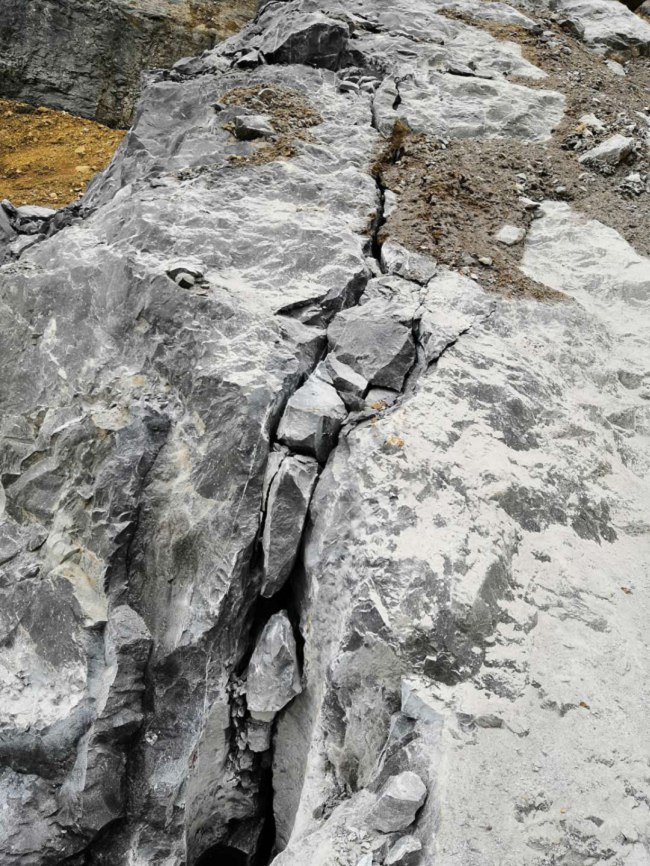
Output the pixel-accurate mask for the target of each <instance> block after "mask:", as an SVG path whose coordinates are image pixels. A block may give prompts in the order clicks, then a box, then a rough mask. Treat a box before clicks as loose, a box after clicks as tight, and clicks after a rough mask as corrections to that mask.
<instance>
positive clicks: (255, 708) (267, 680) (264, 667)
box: [246, 610, 302, 722]
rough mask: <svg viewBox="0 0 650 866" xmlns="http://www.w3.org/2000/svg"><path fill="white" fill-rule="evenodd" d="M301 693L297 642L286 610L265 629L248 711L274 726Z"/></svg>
mask: <svg viewBox="0 0 650 866" xmlns="http://www.w3.org/2000/svg"><path fill="white" fill-rule="evenodd" d="M301 691H302V683H301V681H300V671H299V670H298V659H297V657H296V641H295V639H294V636H293V630H292V628H291V623H290V622H289V618H288V617H287V613H286V611H284V610H282V611H280V613H276V614H274V615H273V616H272V617H271V619H270V620H269V621H268V622H267V624H266V625H265V626H264V631H263V632H262V634H261V635H260V638H259V640H258V641H257V645H256V646H255V649H254V651H253V655H252V657H251V660H250V663H249V665H248V677H247V684H246V700H247V703H248V709H249V711H250V714H251V716H252V717H253V719H256V720H257V721H260V722H270V721H271V720H272V719H273V717H274V716H275V714H276V713H277V712H279V711H280V710H281V709H282V708H283V707H285V706H286V705H287V704H288V703H289V701H291V700H293V698H295V696H296V695H299V694H300V692H301Z"/></svg>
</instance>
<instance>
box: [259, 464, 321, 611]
mask: <svg viewBox="0 0 650 866" xmlns="http://www.w3.org/2000/svg"><path fill="white" fill-rule="evenodd" d="M317 478H318V463H317V462H316V461H315V460H313V459H311V458H310V457H303V456H300V455H290V456H287V457H285V459H284V460H283V461H282V463H281V464H280V467H279V469H278V470H277V472H276V473H275V475H274V477H273V480H272V481H271V483H270V486H269V493H268V497H267V500H266V516H265V520H264V530H263V533H262V550H263V552H264V579H263V583H262V590H261V591H262V595H264V596H266V597H270V596H272V595H274V594H275V593H276V592H278V590H280V589H281V588H282V587H283V586H284V583H285V581H286V580H287V578H288V577H289V575H290V574H291V569H292V568H293V564H294V562H295V559H296V556H297V554H298V549H299V547H300V540H301V538H302V532H303V527H304V525H305V520H306V518H307V512H308V510H309V503H310V501H311V495H312V492H313V490H314V487H315V485H316V479H317Z"/></svg>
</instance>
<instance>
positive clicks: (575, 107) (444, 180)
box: [375, 13, 650, 300]
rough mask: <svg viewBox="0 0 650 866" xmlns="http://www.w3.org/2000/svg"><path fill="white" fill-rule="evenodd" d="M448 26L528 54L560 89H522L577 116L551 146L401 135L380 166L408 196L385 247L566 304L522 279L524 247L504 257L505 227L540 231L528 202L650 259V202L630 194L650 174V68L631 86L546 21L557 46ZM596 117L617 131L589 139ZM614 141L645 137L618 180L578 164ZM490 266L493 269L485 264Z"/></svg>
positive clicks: (632, 70)
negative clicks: (624, 185)
mask: <svg viewBox="0 0 650 866" xmlns="http://www.w3.org/2000/svg"><path fill="white" fill-rule="evenodd" d="M449 14H450V16H451V17H456V18H461V19H462V20H463V21H465V22H466V23H470V24H472V25H473V26H477V27H482V28H484V29H486V30H488V31H489V32H490V33H492V34H493V35H494V36H496V37H497V38H500V39H509V40H511V41H513V42H518V43H519V44H521V45H522V46H523V51H524V54H525V55H526V56H527V58H528V59H529V60H530V61H531V62H533V63H535V64H536V65H537V66H539V67H540V68H542V69H544V70H545V71H546V72H547V73H548V76H549V77H548V78H546V79H543V80H541V81H539V82H534V81H533V82H531V81H530V80H529V79H525V80H523V79H522V80H521V81H520V82H519V83H521V84H524V85H526V86H528V87H542V88H547V89H551V90H557V91H559V92H561V93H563V94H564V95H565V96H566V100H567V106H566V115H565V118H564V120H563V122H562V124H561V126H560V128H559V129H558V130H556V132H555V134H554V136H553V138H552V140H551V141H549V142H547V143H545V144H530V143H528V142H526V143H522V142H517V141H513V140H511V139H504V140H491V141H474V140H452V141H450V142H443V141H441V140H438V139H435V138H433V137H429V136H425V135H420V134H417V135H416V134H412V133H410V132H409V131H408V130H406V129H404V128H402V129H396V131H395V132H394V134H393V138H392V140H390V141H389V142H387V145H386V148H385V150H384V152H383V153H382V154H381V156H380V158H379V159H378V161H377V163H376V165H375V172H376V174H377V176H378V177H379V179H380V180H381V182H382V183H383V185H384V186H385V187H386V188H388V189H390V190H392V191H394V192H395V193H397V195H398V207H397V209H396V210H395V212H394V213H393V214H391V216H390V217H389V218H388V220H387V222H386V224H385V225H384V226H383V228H382V230H381V237H380V240H381V239H384V238H386V237H388V236H390V237H392V238H394V239H395V240H397V241H399V242H400V243H402V244H403V245H404V246H406V247H409V248H410V249H414V250H418V251H421V252H424V253H427V254H428V255H431V256H432V257H433V258H435V259H437V260H438V261H439V262H441V263H442V264H445V265H448V266H449V267H453V268H458V269H460V270H462V271H463V272H464V273H473V274H475V275H476V276H478V278H479V280H480V282H481V284H482V285H483V286H485V288H486V289H488V290H493V291H497V292H499V293H500V294H503V295H506V296H510V297H532V298H538V299H541V300H549V299H558V296H559V293H557V292H550V291H549V290H548V289H547V288H545V287H544V286H541V285H539V284H537V283H534V282H533V281H531V280H528V279H527V278H526V277H524V276H523V274H522V273H521V272H520V270H519V264H520V261H521V255H522V252H523V244H519V245H517V246H514V247H505V246H503V245H502V244H499V243H498V242H497V241H496V240H495V238H494V234H495V233H496V232H497V231H498V230H499V229H500V228H501V227H502V226H503V225H504V223H512V224H514V225H517V226H521V227H527V226H528V225H529V224H530V222H531V221H532V219H533V218H534V211H530V210H527V209H526V208H525V206H523V205H522V203H521V202H520V198H522V197H527V198H530V199H533V200H535V201H541V200H543V199H555V200H560V201H568V202H571V205H572V207H574V208H575V209H576V210H578V211H580V212H582V213H584V214H585V215H587V216H588V217H590V218H592V219H597V220H600V221H602V222H603V223H605V224H607V225H609V226H611V227H612V228H614V229H616V230H617V231H618V232H619V233H620V234H621V235H623V237H624V238H626V240H627V241H628V242H629V243H630V244H632V245H633V246H634V247H635V248H636V249H637V250H638V251H639V252H640V253H642V254H645V255H650V233H649V232H648V230H647V226H648V225H650V194H648V193H642V194H641V195H639V196H636V195H632V194H630V193H628V192H626V191H624V190H622V189H621V188H620V185H621V182H622V181H623V179H624V178H625V177H626V176H627V175H628V174H629V173H630V172H632V171H634V172H640V173H641V174H642V175H645V174H650V158H649V154H648V151H647V147H645V146H644V145H643V144H642V143H641V142H642V137H641V135H640V132H641V131H642V130H643V128H644V126H645V121H644V120H643V119H642V117H640V115H643V116H644V117H650V59H649V58H634V59H632V60H630V61H629V62H628V64H627V70H628V75H627V76H625V77H621V76H618V75H616V74H615V73H613V72H612V71H611V70H610V69H609V68H608V67H607V66H606V65H605V63H604V61H603V60H602V59H601V58H600V57H598V56H597V55H595V54H594V53H593V52H592V51H591V50H589V49H588V48H586V47H585V46H584V45H583V44H582V43H580V42H579V41H578V40H577V39H575V38H574V37H573V36H572V35H571V34H570V33H566V32H564V31H563V30H562V29H561V28H560V27H558V26H557V25H556V24H553V23H551V22H546V21H545V22H544V27H545V28H546V29H547V30H553V41H555V42H556V43H558V44H556V45H553V44H549V42H548V41H546V40H544V39H543V38H542V36H541V34H534V33H531V32H529V31H527V30H523V29H520V28H518V27H512V26H504V25H498V24H494V23H492V22H484V21H478V20H471V19H468V17H467V16H466V15H462V14H458V13H449ZM547 25H548V26H547ZM620 59H622V58H620ZM637 112H638V113H639V114H637ZM586 113H593V114H595V115H596V116H597V117H598V119H599V120H601V121H602V122H603V123H604V124H605V125H606V127H607V129H606V131H605V132H604V133H596V134H594V135H593V136H592V137H587V136H585V133H584V127H583V126H581V125H580V123H579V118H580V117H581V116H582V115H584V114H586ZM635 124H636V127H635ZM615 133H622V134H624V135H635V136H636V138H637V140H638V141H639V142H640V147H639V148H638V152H637V153H636V154H634V155H633V156H632V157H631V158H630V159H629V160H628V161H627V162H626V163H624V164H622V165H620V166H619V167H618V168H617V170H616V171H615V172H614V173H613V174H612V175H611V176H602V175H600V174H598V173H596V172H594V171H592V170H589V169H586V168H585V167H583V166H582V165H581V164H580V163H579V162H578V156H579V154H580V153H582V152H584V150H586V149H589V148H591V147H595V146H596V145H597V144H598V143H600V142H601V141H603V140H605V139H606V138H608V137H610V136H611V135H613V134H615ZM479 258H486V259H487V258H490V259H492V260H493V263H492V265H485V264H481V263H480V262H479V261H478V259H479ZM559 297H562V296H559Z"/></svg>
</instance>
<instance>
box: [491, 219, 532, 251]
mask: <svg viewBox="0 0 650 866" xmlns="http://www.w3.org/2000/svg"><path fill="white" fill-rule="evenodd" d="M525 237H526V229H523V228H520V227H519V226H513V225H509V224H506V225H504V226H503V228H502V229H500V230H499V231H498V232H497V233H496V235H495V238H496V239H497V240H498V241H499V243H500V244H504V245H505V246H507V247H514V246H515V245H516V244H520V243H521V242H522V241H523V239H524V238H525Z"/></svg>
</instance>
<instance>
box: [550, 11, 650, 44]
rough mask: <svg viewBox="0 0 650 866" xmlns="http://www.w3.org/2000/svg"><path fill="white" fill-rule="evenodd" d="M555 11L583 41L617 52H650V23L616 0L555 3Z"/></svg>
mask: <svg viewBox="0 0 650 866" xmlns="http://www.w3.org/2000/svg"><path fill="white" fill-rule="evenodd" d="M552 6H553V8H554V9H556V10H557V12H558V13H559V14H560V15H561V16H563V17H564V18H565V19H566V20H567V21H569V22H570V23H571V24H572V25H573V27H574V28H575V31H576V33H577V34H578V35H579V36H580V37H581V38H582V39H584V41H585V42H586V43H587V44H589V45H592V46H594V47H597V48H604V49H607V50H615V51H634V52H641V53H644V54H647V53H648V51H650V24H648V23H647V22H646V21H644V20H643V19H642V18H640V17H639V16H638V15H635V14H634V13H633V12H631V11H630V10H629V9H627V8H626V7H625V5H624V4H623V3H621V2H615V0H554V2H553V3H552Z"/></svg>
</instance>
